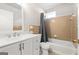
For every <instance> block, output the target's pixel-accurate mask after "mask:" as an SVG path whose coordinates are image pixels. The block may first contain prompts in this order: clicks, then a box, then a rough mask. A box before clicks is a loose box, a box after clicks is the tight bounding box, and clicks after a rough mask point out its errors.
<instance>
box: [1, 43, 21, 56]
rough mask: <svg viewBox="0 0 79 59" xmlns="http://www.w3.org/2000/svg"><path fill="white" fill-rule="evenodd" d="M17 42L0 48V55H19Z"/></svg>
mask: <svg viewBox="0 0 79 59" xmlns="http://www.w3.org/2000/svg"><path fill="white" fill-rule="evenodd" d="M19 49H20V46H19V43H15V44H12V45H9V46H6V47H2V48H0V55H20V50H19Z"/></svg>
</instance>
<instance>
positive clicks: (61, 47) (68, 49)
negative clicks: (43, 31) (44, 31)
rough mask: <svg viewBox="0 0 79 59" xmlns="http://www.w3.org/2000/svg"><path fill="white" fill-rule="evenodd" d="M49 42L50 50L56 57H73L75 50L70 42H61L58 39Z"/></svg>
mask: <svg viewBox="0 0 79 59" xmlns="http://www.w3.org/2000/svg"><path fill="white" fill-rule="evenodd" d="M49 42H51V50H52V51H53V52H54V53H55V54H58V55H75V54H76V51H77V49H76V48H75V47H74V46H73V43H72V42H69V41H62V40H58V39H53V38H52V39H49Z"/></svg>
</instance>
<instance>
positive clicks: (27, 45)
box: [21, 39, 32, 55]
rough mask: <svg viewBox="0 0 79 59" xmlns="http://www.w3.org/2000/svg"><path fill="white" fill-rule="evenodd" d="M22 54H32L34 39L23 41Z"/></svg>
mask: <svg viewBox="0 0 79 59" xmlns="http://www.w3.org/2000/svg"><path fill="white" fill-rule="evenodd" d="M21 48H22V55H32V39H27V40H25V41H23V42H22V43H21Z"/></svg>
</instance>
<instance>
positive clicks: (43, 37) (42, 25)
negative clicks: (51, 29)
mask: <svg viewBox="0 0 79 59" xmlns="http://www.w3.org/2000/svg"><path fill="white" fill-rule="evenodd" d="M40 34H41V42H48V36H47V32H46V26H45V17H44V13H41V14H40Z"/></svg>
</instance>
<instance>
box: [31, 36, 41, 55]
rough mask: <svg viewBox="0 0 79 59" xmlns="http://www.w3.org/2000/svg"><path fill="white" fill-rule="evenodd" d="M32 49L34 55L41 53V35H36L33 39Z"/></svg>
mask: <svg viewBox="0 0 79 59" xmlns="http://www.w3.org/2000/svg"><path fill="white" fill-rule="evenodd" d="M32 42H33V43H32V50H33V55H39V51H40V37H39V36H37V37H34V38H33V40H32Z"/></svg>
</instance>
